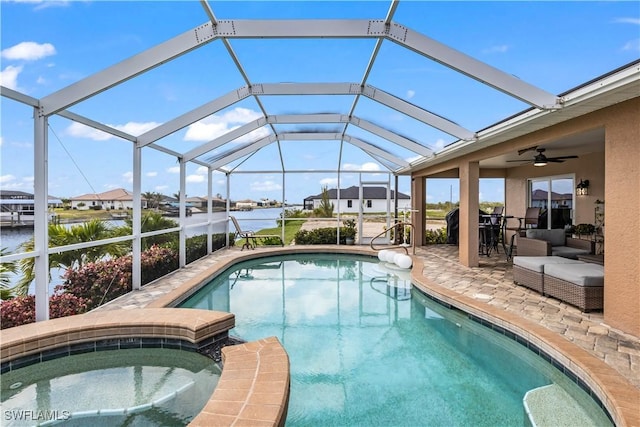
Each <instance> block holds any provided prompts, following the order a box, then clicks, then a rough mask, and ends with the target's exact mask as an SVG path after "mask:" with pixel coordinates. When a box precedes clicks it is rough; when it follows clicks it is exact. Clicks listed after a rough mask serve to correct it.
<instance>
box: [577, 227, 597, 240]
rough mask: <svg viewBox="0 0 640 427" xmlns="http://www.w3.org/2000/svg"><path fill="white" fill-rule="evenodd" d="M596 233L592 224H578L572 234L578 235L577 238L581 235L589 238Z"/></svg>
mask: <svg viewBox="0 0 640 427" xmlns="http://www.w3.org/2000/svg"><path fill="white" fill-rule="evenodd" d="M595 231H596V226H595V225H593V224H578V225H576V226H575V227H574V229H573V232H574V233H575V234H577V235H578V238H580V236H582V235H588V236H590V235H591V234H593V233H594V232H595Z"/></svg>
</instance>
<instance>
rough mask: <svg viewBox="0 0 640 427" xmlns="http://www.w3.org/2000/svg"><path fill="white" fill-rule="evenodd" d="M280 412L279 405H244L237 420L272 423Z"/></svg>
mask: <svg viewBox="0 0 640 427" xmlns="http://www.w3.org/2000/svg"><path fill="white" fill-rule="evenodd" d="M279 412H280V405H251V404H248V405H245V406H244V408H243V409H242V411H241V412H240V416H239V418H241V419H248V420H264V421H271V422H273V421H274V420H276V418H277V416H278V413H279Z"/></svg>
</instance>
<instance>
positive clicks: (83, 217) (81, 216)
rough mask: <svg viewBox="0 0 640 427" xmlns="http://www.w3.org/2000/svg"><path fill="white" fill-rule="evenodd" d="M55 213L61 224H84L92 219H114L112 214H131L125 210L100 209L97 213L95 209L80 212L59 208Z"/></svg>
mask: <svg viewBox="0 0 640 427" xmlns="http://www.w3.org/2000/svg"><path fill="white" fill-rule="evenodd" d="M53 213H54V214H55V215H56V217H57V218H59V219H60V222H63V223H64V222H84V221H91V220H92V219H102V220H106V219H112V218H111V214H120V213H129V214H130V211H127V210H124V209H122V210H121V209H114V210H106V209H100V210H98V211H95V210H93V209H89V210H87V211H80V210H77V209H62V208H57V209H54V210H53Z"/></svg>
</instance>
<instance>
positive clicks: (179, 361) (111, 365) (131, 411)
mask: <svg viewBox="0 0 640 427" xmlns="http://www.w3.org/2000/svg"><path fill="white" fill-rule="evenodd" d="M219 378H220V368H219V367H218V366H217V365H216V364H215V362H214V361H213V360H211V359H209V358H208V357H205V356H203V355H201V354H198V353H195V352H189V351H183V350H174V349H166V348H165V349H160V348H148V349H122V350H110V351H98V352H91V353H83V354H77V355H72V356H68V357H62V358H59V359H54V360H50V361H47V362H42V363H36V364H33V365H29V366H26V367H23V368H20V369H16V370H13V371H10V372H7V373H5V374H2V377H1V379H2V396H1V400H2V425H3V426H24V425H36V424H40V425H55V424H61V425H62V424H63V425H65V426H69V425H71V426H87V425H95V426H98V425H99V426H184V425H186V424H187V423H188V422H189V421H190V420H191V419H193V418H194V417H195V415H197V414H198V413H199V412H200V411H201V410H202V408H203V407H204V405H205V403H206V402H207V401H208V400H209V398H210V397H211V394H212V393H213V391H214V389H215V386H216V385H217V383H218V379H219Z"/></svg>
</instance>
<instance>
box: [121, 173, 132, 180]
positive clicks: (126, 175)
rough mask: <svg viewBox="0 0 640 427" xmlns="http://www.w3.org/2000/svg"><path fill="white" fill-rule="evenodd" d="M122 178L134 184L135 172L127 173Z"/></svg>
mask: <svg viewBox="0 0 640 427" xmlns="http://www.w3.org/2000/svg"><path fill="white" fill-rule="evenodd" d="M122 177H123V178H124V180H125V181H127V182H133V172H125V173H123V174H122Z"/></svg>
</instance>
